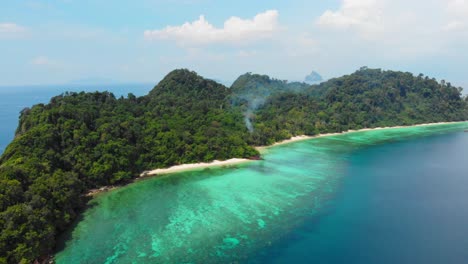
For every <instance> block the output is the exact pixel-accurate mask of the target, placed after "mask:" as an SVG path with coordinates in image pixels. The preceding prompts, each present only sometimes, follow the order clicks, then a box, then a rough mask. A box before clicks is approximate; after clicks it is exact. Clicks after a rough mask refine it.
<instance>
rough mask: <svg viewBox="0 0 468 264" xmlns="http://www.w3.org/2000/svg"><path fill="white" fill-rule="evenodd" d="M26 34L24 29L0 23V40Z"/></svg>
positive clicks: (16, 25)
mask: <svg viewBox="0 0 468 264" xmlns="http://www.w3.org/2000/svg"><path fill="white" fill-rule="evenodd" d="M24 33H26V28H25V27H23V26H20V25H18V24H15V23H10V22H5V23H0V38H16V37H21V36H22V35H23V34H24Z"/></svg>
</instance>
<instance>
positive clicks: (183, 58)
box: [0, 0, 468, 86]
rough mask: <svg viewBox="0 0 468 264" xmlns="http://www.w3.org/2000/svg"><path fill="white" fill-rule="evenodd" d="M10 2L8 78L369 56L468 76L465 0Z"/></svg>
mask: <svg viewBox="0 0 468 264" xmlns="http://www.w3.org/2000/svg"><path fill="white" fill-rule="evenodd" d="M4 2H5V3H2V7H1V9H0V57H1V58H2V59H1V60H0V86H5V85H26V84H60V83H67V82H69V81H71V80H79V79H87V78H102V79H110V80H116V81H119V82H150V83H156V82H157V81H159V80H160V79H161V78H162V77H163V76H164V75H165V74H167V73H168V72H169V71H171V70H173V69H175V68H189V69H192V70H195V71H197V72H198V73H200V74H201V75H203V76H206V77H209V78H215V79H220V80H226V81H232V80H234V79H235V78H236V77H237V76H239V75H240V74H243V73H245V72H248V71H252V72H258V73H263V74H269V75H271V76H274V77H277V78H280V79H288V80H302V79H303V78H304V76H305V75H307V74H308V73H309V72H310V71H312V70H316V71H318V72H320V73H321V74H322V75H324V76H325V77H326V78H330V77H335V76H340V75H342V74H347V73H351V72H353V71H354V70H356V69H358V68H359V67H360V66H369V67H376V68H384V69H394V70H403V71H410V72H413V73H415V74H418V73H424V74H427V75H429V76H431V77H436V78H437V79H446V80H448V81H451V82H452V83H454V84H455V85H463V86H468V77H467V76H468V70H467V69H468V49H467V48H466V47H468V0H430V1H422V0H414V1H411V2H409V1H406V0H393V1H392V0H331V1H302V0H291V1H278V0H270V1H244V0H241V1H212V0H135V1H122V0H114V1H110V0H81V1H78V0H47V1H46V0H17V1H4Z"/></svg>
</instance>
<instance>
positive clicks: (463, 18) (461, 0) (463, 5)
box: [444, 0, 468, 31]
mask: <svg viewBox="0 0 468 264" xmlns="http://www.w3.org/2000/svg"><path fill="white" fill-rule="evenodd" d="M446 13H447V16H448V17H449V18H450V21H449V22H447V24H446V26H445V27H444V29H445V30H447V31H463V30H466V29H467V28H468V0H449V1H448V3H447V8H446Z"/></svg>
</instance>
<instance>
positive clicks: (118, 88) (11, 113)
mask: <svg viewBox="0 0 468 264" xmlns="http://www.w3.org/2000/svg"><path fill="white" fill-rule="evenodd" d="M153 86H154V85H151V84H115V85H86V86H85V85H51V86H0V154H1V153H3V151H4V150H5V148H6V147H7V146H8V144H10V142H11V141H12V140H13V137H14V135H15V130H16V128H17V126H18V118H19V114H20V111H21V110H23V109H24V108H26V107H31V106H33V105H35V104H38V103H44V104H45V103H48V102H49V101H50V99H51V98H52V97H53V96H57V95H60V94H62V93H64V92H67V91H68V92H81V91H87V92H95V91H109V92H112V93H114V95H115V96H117V97H119V96H125V97H126V96H127V95H128V93H130V92H131V93H133V94H134V95H137V96H141V95H145V94H147V93H148V92H149V91H150V90H151V89H152V88H153Z"/></svg>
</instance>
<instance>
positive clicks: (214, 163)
mask: <svg viewBox="0 0 468 264" xmlns="http://www.w3.org/2000/svg"><path fill="white" fill-rule="evenodd" d="M249 161H252V160H249V159H229V160H223V161H219V160H215V161H212V162H207V163H205V162H201V163H192V164H182V165H176V166H172V167H170V168H165V169H156V170H152V171H146V172H143V173H142V174H140V177H147V176H154V175H161V174H169V173H175V172H182V171H187V170H194V169H203V168H209V167H220V166H231V165H236V164H241V163H245V162H249Z"/></svg>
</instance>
